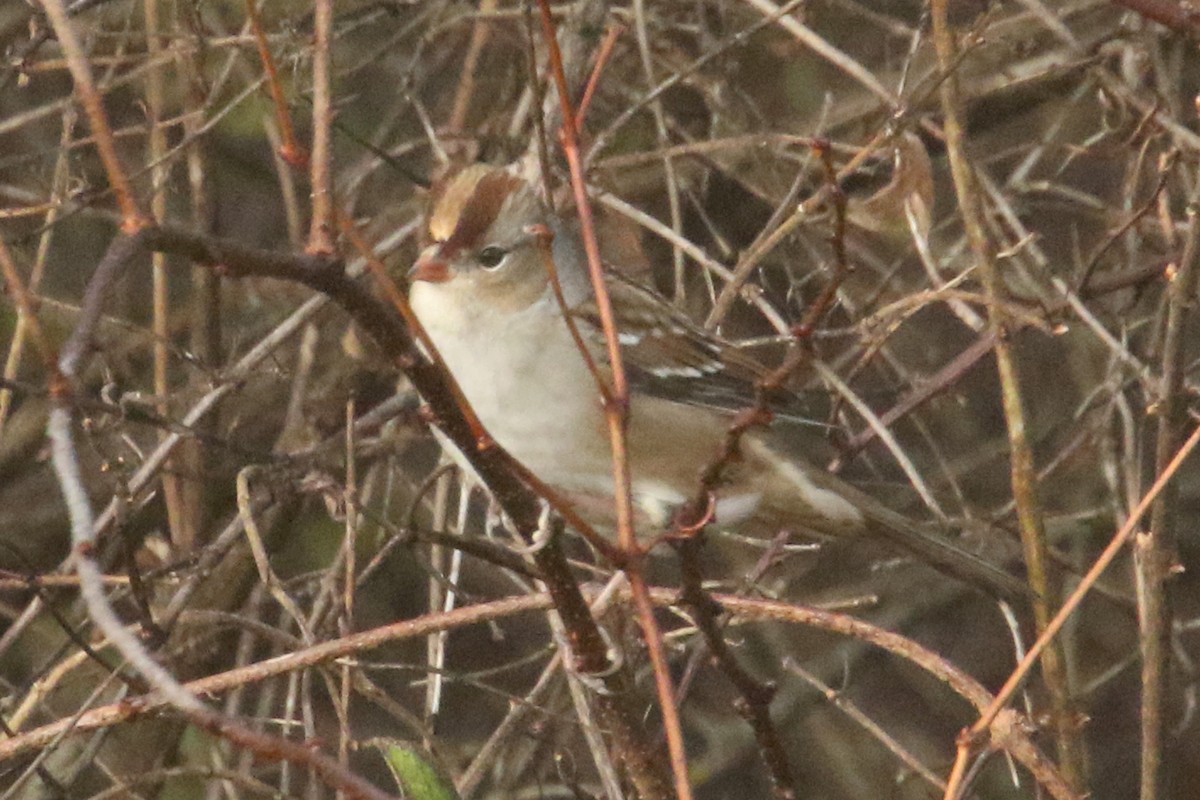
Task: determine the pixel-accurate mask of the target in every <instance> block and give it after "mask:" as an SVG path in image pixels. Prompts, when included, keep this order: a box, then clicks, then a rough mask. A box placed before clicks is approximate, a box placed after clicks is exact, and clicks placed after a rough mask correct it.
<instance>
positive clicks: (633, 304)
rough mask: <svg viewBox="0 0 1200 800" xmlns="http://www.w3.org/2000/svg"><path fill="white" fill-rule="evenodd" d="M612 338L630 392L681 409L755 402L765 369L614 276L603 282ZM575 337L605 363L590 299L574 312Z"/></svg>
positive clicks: (660, 300) (595, 310)
mask: <svg viewBox="0 0 1200 800" xmlns="http://www.w3.org/2000/svg"><path fill="white" fill-rule="evenodd" d="M606 277H607V286H608V293H609V297H610V299H611V300H612V305H613V313H614V317H615V321H616V327H617V333H618V336H619V339H620V343H621V357H622V359H623V360H624V364H625V368H626V371H627V373H628V375H629V379H630V383H631V385H632V388H634V389H635V390H636V391H639V392H644V393H646V394H650V395H654V396H656V397H662V398H665V399H669V400H675V401H677V402H681V403H690V404H693V405H702V406H707V407H711V408H717V409H721V410H736V409H739V408H744V407H746V406H747V405H749V404H750V403H751V402H752V401H753V398H754V382H755V381H756V380H758V379H759V378H762V377H763V376H765V375H766V374H767V369H766V368H765V367H763V366H762V365H761V364H759V363H758V362H757V361H755V360H754V359H752V358H749V357H747V356H746V355H745V354H743V353H741V352H739V351H738V350H737V349H736V348H735V347H733V346H732V345H730V344H729V343H727V342H725V341H722V340H721V339H719V338H718V337H716V336H714V335H712V334H711V333H709V332H708V331H705V330H704V329H703V328H701V327H699V326H698V325H696V324H695V323H693V322H692V321H691V320H690V319H688V317H687V316H686V315H684V314H683V313H682V312H681V311H679V310H678V309H676V308H675V307H674V306H672V305H671V304H670V303H668V302H667V300H666V299H665V298H663V297H662V296H661V295H659V294H657V293H656V292H654V291H653V290H651V289H648V288H646V287H644V286H642V285H640V284H638V283H634V282H633V281H631V280H629V279H628V278H625V277H623V276H621V275H620V274H618V273H609V274H608V275H607V276H606ZM572 317H573V318H574V320H575V323H576V325H577V326H578V327H579V329H580V332H581V333H582V334H583V335H584V336H586V337H588V338H589V339H590V340H591V341H592V342H593V343H594V344H596V348H595V350H596V352H598V353H600V354H601V358H604V354H606V352H607V351H606V349H605V347H604V334H603V330H602V325H601V321H600V311H599V308H598V307H597V305H596V301H595V300H594V299H593V298H589V299H587V300H586V301H584V302H583V303H581V304H579V305H578V306H576V308H575V309H574V310H573V311H572Z"/></svg>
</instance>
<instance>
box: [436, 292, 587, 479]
mask: <svg viewBox="0 0 1200 800" xmlns="http://www.w3.org/2000/svg"><path fill="white" fill-rule="evenodd" d="M438 288H439V287H431V286H423V285H421V284H418V285H417V286H415V287H414V289H413V298H412V303H413V310H414V311H415V312H416V313H417V315H418V316H419V317H420V319H421V322H422V324H424V325H425V328H426V330H427V331H428V333H429V336H430V338H431V339H433V342H434V344H435V345H437V348H438V351H439V352H440V353H441V355H442V358H443V359H444V360H445V361H446V366H448V367H449V368H450V371H451V372H452V373H453V374H454V377H455V379H456V380H457V381H458V383H459V385H460V386H461V387H462V390H463V393H464V394H465V395H466V397H467V400H468V401H469V402H470V403H471V407H472V408H473V409H474V410H475V413H476V414H478V415H479V419H480V421H481V422H483V424H484V427H486V428H487V429H488V432H489V433H491V435H492V436H493V437H494V438H495V439H496V441H497V442H498V443H499V444H500V445H501V446H502V447H504V448H505V449H506V450H508V451H509V452H510V453H512V454H513V455H514V456H515V457H516V458H517V459H518V460H519V461H520V462H521V463H522V464H524V465H525V466H526V467H528V468H529V469H530V470H532V471H533V472H534V473H535V474H537V475H538V476H539V477H540V478H541V479H542V480H545V481H547V482H548V483H551V484H555V485H560V486H564V485H566V486H569V485H571V484H572V483H576V482H577V481H579V480H580V479H583V482H586V483H594V482H596V481H602V480H604V479H606V478H607V477H608V475H609V474H610V472H611V467H610V466H609V461H608V452H609V447H608V439H607V436H606V434H605V432H604V417H603V410H602V408H601V405H600V401H599V392H598V391H597V390H596V385H595V381H594V380H593V378H592V376H591V374H590V373H589V372H588V370H587V365H586V362H585V361H584V360H583V357H582V356H581V355H580V353H579V351H578V349H577V348H576V346H575V342H574V340H573V339H572V338H571V335H570V331H569V330H568V328H567V326H566V323H565V322H564V321H563V319H562V318H561V316H558V315H557V314H556V313H553V312H552V310H551V309H546V308H542V307H539V306H538V305H535V306H534V307H532V308H530V309H528V310H526V311H524V312H520V313H503V314H497V313H495V312H492V311H489V310H487V309H479V308H474V309H472V308H469V307H464V305H463V304H461V303H457V302H451V301H452V300H453V298H448V297H444V296H443V295H442V293H441V292H440V291H438ZM547 312H550V313H547ZM610 485H611V484H610Z"/></svg>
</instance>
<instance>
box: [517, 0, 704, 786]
mask: <svg viewBox="0 0 1200 800" xmlns="http://www.w3.org/2000/svg"><path fill="white" fill-rule="evenodd" d="M538 7H539V9H540V10H541V17H542V28H543V30H544V32H545V36H546V45H547V47H548V48H549V50H550V68H551V69H550V71H551V74H552V75H553V77H554V81H555V84H556V87H557V89H558V97H559V103H560V105H561V108H562V115H563V124H562V129H561V131H560V137H561V143H562V148H563V153H564V155H565V156H566V159H567V165H568V168H569V170H570V174H571V189H572V192H573V194H574V196H575V205H576V211H577V213H578V214H579V223H580V233H581V237H582V239H583V246H584V251H585V252H586V254H587V261H588V272H589V274H590V276H591V279H592V288H593V289H594V292H595V297H596V306H597V308H598V309H599V312H600V322H601V326H602V328H603V331H604V339H605V345H606V347H607V349H608V357H609V366H610V368H611V370H612V394H611V395H610V396H609V397H608V398H606V401H605V404H604V411H605V417H606V418H607V420H608V432H609V438H610V441H611V443H612V464H613V483H614V487H615V500H614V502H615V503H616V517H617V542H618V546H619V547H620V549H621V552H622V554H623V556H624V559H623V560H624V563H623V564H622V565H621V566H622V569H624V571H625V574H626V576H627V577H628V578H629V584H630V586H631V587H632V590H633V598H634V604H635V606H636V607H637V610H638V614H637V618H638V623H639V624H640V625H641V627H642V633H643V636H644V638H645V641H646V648H647V650H648V652H649V654H650V660H651V663H652V664H653V665H654V681H655V686H656V688H657V693H658V699H659V706H660V709H661V712H662V715H663V729H664V730H665V732H666V736H667V749H668V752H669V753H670V757H671V771H672V773H673V774H674V776H675V793H676V797H677V798H678V800H691V797H692V788H691V782H690V778H689V777H688V768H687V753H686V752H685V748H684V742H683V727H682V722H681V720H680V716H679V709H678V707H677V705H676V702H675V689H674V686H673V685H672V681H671V673H670V666H669V664H668V663H667V657H666V653H665V648H664V646H663V641H662V634H661V631H660V630H659V628H658V623H657V621H656V620H655V619H654V607H653V604H652V603H651V601H650V595H649V589H648V588H647V586H646V582H645V578H644V576H643V574H642V560H643V558H644V556H645V552H644V551H643V549H642V546H641V545H640V544H639V543H638V540H637V534H636V533H635V531H634V522H633V495H632V491H631V486H630V472H629V449H628V441H627V435H628V429H629V385H628V381H627V378H626V375H625V365H624V362H623V361H622V358H621V343H620V338H619V331H618V330H617V326H616V320H615V316H614V314H613V308H612V301H611V299H610V298H609V296H608V288H607V286H606V284H605V281H604V268H603V266H602V264H601V260H600V248H599V244H598V243H597V241H596V227H595V222H594V220H593V218H592V207H591V201H590V200H589V198H588V195H587V184H586V179H585V176H584V171H583V160H582V157H581V153H580V151H579V133H580V131H579V123H578V121H577V119H576V116H575V109H574V107H573V106H572V103H571V95H570V89H569V87H568V86H567V77H566V72H565V70H564V68H563V63H562V57H561V53H560V52H559V50H558V39H557V35H556V31H555V25H554V19H553V17H552V16H551V13H550V3H549V0H538Z"/></svg>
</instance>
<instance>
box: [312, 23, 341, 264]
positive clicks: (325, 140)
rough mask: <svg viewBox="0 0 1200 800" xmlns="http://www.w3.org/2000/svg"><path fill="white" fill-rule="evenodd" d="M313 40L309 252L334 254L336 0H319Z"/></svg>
mask: <svg viewBox="0 0 1200 800" xmlns="http://www.w3.org/2000/svg"><path fill="white" fill-rule="evenodd" d="M313 16H314V29H315V36H316V38H315V40H314V42H313V64H312V71H313V103H312V122H313V134H312V163H311V164H309V167H310V170H311V178H312V220H311V224H310V226H309V230H308V252H310V253H314V254H315V253H322V254H326V255H328V254H332V253H333V252H335V251H334V244H333V232H334V231H335V230H336V226H335V224H334V207H333V174H332V172H331V167H332V161H333V147H332V145H333V142H332V139H331V138H330V134H331V129H332V126H333V97H332V95H331V87H330V81H331V76H330V72H331V65H330V55H329V45H330V36H331V29H332V28H333V0H316V13H315V14H314V15H313Z"/></svg>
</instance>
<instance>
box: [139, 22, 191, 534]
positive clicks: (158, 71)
mask: <svg viewBox="0 0 1200 800" xmlns="http://www.w3.org/2000/svg"><path fill="white" fill-rule="evenodd" d="M142 9H143V14H144V16H145V25H146V50H147V54H148V56H149V60H150V62H151V63H152V64H153V65H154V66H153V67H152V68H151V69H150V71H149V73H147V75H146V113H147V115H148V116H149V126H150V133H149V136H148V140H149V141H148V142H147V149H148V151H149V152H148V153H147V155H148V158H149V161H150V165H151V166H150V215H151V217H153V219H154V222H155V223H156V224H162V223H163V222H165V221H166V216H167V182H168V181H169V180H170V177H171V171H170V169H169V167H168V166H167V161H166V152H167V135H166V131H165V130H163V127H162V117H163V70H164V69H165V68H166V67H165V63H164V62H162V61H161V60H160V56H161V54H162V39H161V37H162V35H163V34H162V31H161V29H160V26H159V17H158V12H159V0H144V2H143V3H142ZM150 270H151V274H152V280H153V286H152V289H151V292H152V300H151V305H152V307H153V310H154V314H153V321H152V326H153V331H154V396H155V401H156V404H155V405H156V409H157V411H158V413H159V414H160V415H161V416H163V417H164V418H166V417H168V416H169V415H170V411H171V407H170V401H169V395H170V391H171V383H170V375H169V367H170V363H171V362H170V354H171V348H170V340H171V320H170V300H169V298H170V292H171V284H170V276H169V275H168V274H167V257H166V255H164V254H163V253H154V254H152V255H151V257H150ZM167 435H168V434H167V432H166V431H163V432H162V433H161V434H160V439H161V438H164V437H166V436H167ZM180 473H181V470H180V469H179V462H178V459H177V458H172V459H171V460H169V461H168V462H167V464H166V465H165V468H164V470H163V474H162V478H161V480H162V489H163V499H164V502H165V504H166V507H167V527H168V528H169V530H170V538H171V542H172V544H173V545H174V546H175V547H176V548H177V552H181V553H186V552H190V551H191V549H192V548H193V547H194V546H195V544H196V538H197V535H198V531H197V530H196V526H195V524H194V523H195V519H194V517H193V515H192V513H191V509H189V508H188V507H187V504H186V503H185V502H184V501H185V495H184V491H183V485H182V484H183V482H182V480H181V479H180Z"/></svg>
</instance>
